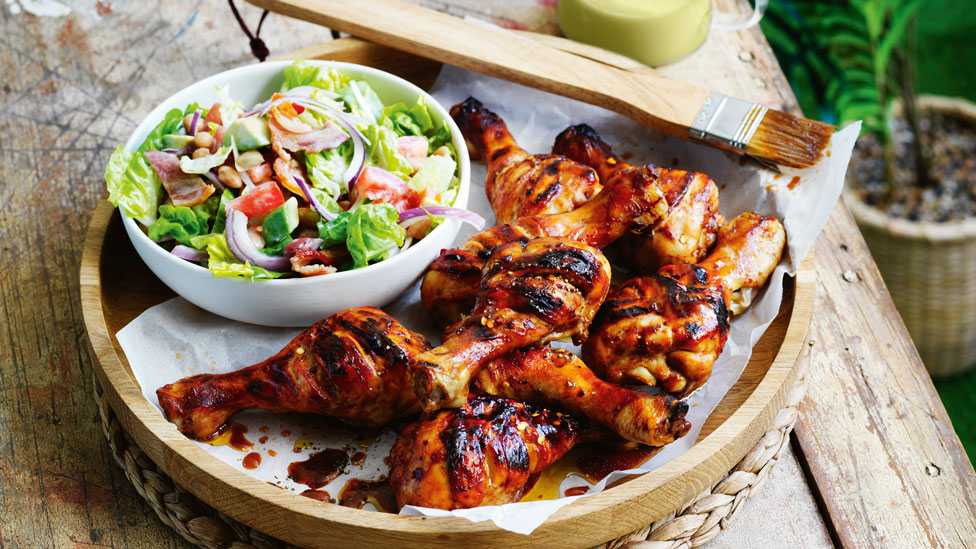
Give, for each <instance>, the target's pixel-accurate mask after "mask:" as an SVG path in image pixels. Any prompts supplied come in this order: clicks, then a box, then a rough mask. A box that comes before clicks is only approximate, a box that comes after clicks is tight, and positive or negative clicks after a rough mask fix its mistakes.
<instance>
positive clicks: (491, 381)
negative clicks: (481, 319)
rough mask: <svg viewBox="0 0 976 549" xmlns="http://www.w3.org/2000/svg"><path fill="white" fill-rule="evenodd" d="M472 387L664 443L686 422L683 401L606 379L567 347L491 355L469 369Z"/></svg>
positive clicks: (682, 432)
mask: <svg viewBox="0 0 976 549" xmlns="http://www.w3.org/2000/svg"><path fill="white" fill-rule="evenodd" d="M471 387H472V390H473V391H474V392H476V393H481V394H489V395H494V396H498V397H503V398H510V399H513V400H517V401H520V402H527V403H532V404H536V405H540V406H552V407H553V408H557V409H562V410H565V411H567V412H570V413H572V414H575V415H576V416H578V417H585V418H587V419H589V420H590V421H593V422H595V423H599V424H601V425H603V426H605V427H608V428H609V429H611V430H613V431H616V432H617V434H619V435H620V436H621V437H623V438H625V439H627V440H631V441H634V442H640V443H642V444H648V445H650V446H664V445H665V444H668V443H671V442H674V440H675V439H676V438H680V437H682V436H684V435H685V434H686V433H687V432H688V430H689V429H690V428H691V424H690V423H688V421H686V420H685V414H686V413H687V412H688V404H686V403H684V402H682V401H680V400H678V399H676V398H674V397H673V396H671V395H668V394H666V393H662V392H661V391H657V390H655V389H651V388H643V389H638V388H634V387H623V386H620V385H614V384H612V383H607V382H606V381H603V380H602V379H600V378H598V377H597V376H596V374H594V373H593V372H592V371H591V370H590V369H589V368H587V367H586V365H585V364H583V361H582V360H580V359H579V357H577V356H576V355H574V354H573V353H571V352H569V351H566V350H564V349H553V348H552V347H548V346H546V347H541V348H540V347H526V348H523V349H519V350H517V351H515V352H512V353H509V354H507V355H505V356H503V357H501V358H497V359H495V360H493V361H492V362H491V363H489V364H488V365H487V366H485V367H484V368H482V369H481V370H480V371H479V372H478V373H477V374H475V377H474V380H473V381H472V385H471Z"/></svg>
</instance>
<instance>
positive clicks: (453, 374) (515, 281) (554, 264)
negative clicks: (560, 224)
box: [407, 238, 610, 411]
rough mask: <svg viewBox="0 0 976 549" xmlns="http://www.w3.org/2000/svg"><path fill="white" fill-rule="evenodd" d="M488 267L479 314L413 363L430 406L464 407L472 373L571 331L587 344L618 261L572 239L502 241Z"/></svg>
mask: <svg viewBox="0 0 976 549" xmlns="http://www.w3.org/2000/svg"><path fill="white" fill-rule="evenodd" d="M483 271H484V272H483V274H482V277H481V281H480V283H479V289H478V297H477V300H476V303H475V307H474V310H473V311H472V313H471V315H470V316H468V317H466V318H464V319H463V320H461V321H459V322H458V323H457V324H455V326H453V327H452V328H451V329H449V330H448V331H447V334H446V335H445V338H444V342H443V344H442V345H441V346H440V347H437V348H436V349H432V350H430V351H427V352H425V353H422V354H420V355H418V356H417V357H415V358H414V360H413V361H412V362H411V363H410V368H409V369H408V371H407V372H408V375H409V376H410V380H411V383H412V385H413V388H414V392H415V393H416V394H417V398H418V399H419V400H420V404H421V406H423V408H424V409H425V410H427V411H431V410H436V409H438V408H443V407H458V406H461V405H462V404H463V403H464V401H465V398H467V395H468V382H469V381H470V379H471V376H472V375H473V374H474V373H475V372H476V371H477V370H478V369H479V368H481V366H482V365H484V364H486V363H488V362H489V361H491V360H493V359H495V358H497V357H499V356H502V355H504V354H506V353H508V352H511V351H514V350H515V349H518V348H520V347H524V346H526V345H532V344H535V343H545V342H547V341H552V340H556V339H561V338H564V337H569V336H572V337H573V338H574V339H576V340H577V341H584V340H585V339H586V334H587V327H588V326H589V324H590V321H591V320H593V315H594V314H596V311H597V309H599V308H600V304H601V303H603V299H604V297H606V295H607V290H608V289H609V287H610V264H609V263H608V262H607V259H606V257H604V256H603V254H602V253H601V252H600V250H597V249H596V248H593V247H591V246H588V245H586V244H583V243H581V242H577V241H575V240H569V239H565V238H534V239H532V240H529V241H527V242H523V241H521V240H516V241H513V242H508V243H506V244H502V245H501V246H498V247H496V248H494V251H492V253H491V255H490V256H489V257H488V261H487V262H486V263H485V267H484V270H483Z"/></svg>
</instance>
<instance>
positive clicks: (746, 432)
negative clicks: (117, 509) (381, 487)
mask: <svg viewBox="0 0 976 549" xmlns="http://www.w3.org/2000/svg"><path fill="white" fill-rule="evenodd" d="M295 56H296V57H298V56H302V57H305V58H313V57H321V58H329V59H336V60H340V61H350V62H354V63H363V64H367V65H373V66H376V67H378V68H382V69H384V70H387V71H390V72H393V73H395V74H398V75H400V76H404V77H406V78H408V79H411V80H413V81H414V82H416V83H417V84H418V85H421V86H423V87H428V86H429V84H430V83H431V82H432V81H433V78H434V77H435V76H436V73H437V71H438V70H439V65H438V64H436V63H433V62H431V61H427V60H423V59H420V58H417V57H413V56H410V55H407V54H403V53H400V52H395V51H393V50H389V49H386V48H383V47H380V46H376V45H375V44H370V43H367V42H362V41H358V40H350V39H344V40H339V41H336V43H335V44H334V45H332V46H329V45H325V46H319V47H317V49H316V50H315V51H301V52H296V54H295ZM786 284H787V287H786V288H785V291H784V297H783V304H782V306H781V308H780V312H779V315H778V316H777V317H776V320H775V321H774V322H773V323H772V324H771V325H770V326H769V328H768V329H767V331H766V333H765V335H763V337H762V339H760V341H759V342H758V343H757V344H756V346H755V348H754V349H753V355H752V359H751V361H750V362H749V364H748V366H747V367H746V369H745V371H744V372H743V374H742V377H741V378H740V379H739V381H738V382H737V383H736V385H735V386H733V387H732V389H731V390H730V391H729V393H728V394H727V395H726V396H725V398H724V399H723V400H722V402H721V403H720V404H719V406H718V408H716V410H715V411H714V412H713V413H712V414H711V416H710V417H709V419H708V421H707V422H706V423H705V425H704V426H703V428H702V431H701V434H700V435H699V437H698V440H697V442H696V444H695V446H694V447H692V448H691V449H690V450H689V451H687V452H686V453H684V454H683V455H681V456H680V457H678V458H676V459H674V460H672V461H671V462H669V463H667V464H666V465H664V466H663V467H661V468H659V469H657V470H656V471H654V472H652V473H648V474H645V475H640V476H636V477H633V478H631V479H629V480H627V481H625V482H622V483H620V484H618V485H617V486H615V487H613V488H610V489H608V490H605V491H603V492H600V493H598V494H593V495H591V496H588V497H585V498H582V499H580V500H578V501H576V502H575V503H573V504H571V505H568V506H566V507H564V508H562V509H561V510H560V511H559V512H557V513H556V514H555V515H553V516H552V517H551V518H550V519H549V520H547V521H546V522H545V523H544V524H543V525H542V526H540V527H539V528H537V529H536V530H535V531H534V532H533V533H532V534H531V535H529V536H524V535H521V534H516V533H513V532H509V531H506V530H501V529H499V528H497V527H496V526H495V525H494V524H493V523H491V522H480V523H472V522H470V521H468V520H465V519H462V518H454V517H445V518H431V517H409V516H400V515H394V514H386V513H377V512H372V511H364V510H358V509H351V508H347V507H341V506H338V505H333V504H324V503H321V502H318V501H315V500H312V499H309V498H305V497H302V496H299V495H298V494H295V493H292V492H288V491H285V490H281V489H279V488H275V487H273V486H271V485H268V484H266V483H264V482H261V481H259V480H257V479H255V478H253V477H251V476H249V475H247V474H245V473H242V472H240V471H237V470H236V469H233V468H232V467H230V466H228V465H226V464H224V463H222V462H220V461H218V460H217V459H216V458H215V457H213V456H211V455H210V454H208V453H206V452H204V451H203V450H201V449H200V448H199V447H197V445H196V443H194V442H193V441H191V440H189V439H187V438H185V437H184V436H183V435H181V434H180V433H179V432H177V430H176V429H175V428H174V427H173V425H172V424H170V423H168V422H167V421H166V420H165V419H164V418H163V417H162V415H161V414H159V412H158V411H157V410H156V409H155V408H154V407H153V406H152V405H151V404H150V403H149V402H148V401H146V399H145V398H144V397H143V396H142V392H141V391H140V388H139V386H138V385H137V383H136V382H135V379H134V378H133V376H132V372H131V370H130V368H129V364H128V362H127V360H126V358H125V354H124V353H123V352H122V349H121V347H120V346H119V343H118V340H117V339H116V338H115V334H116V333H117V332H118V331H119V330H120V329H121V328H122V327H124V326H125V325H126V324H128V323H129V322H130V321H131V320H133V319H134V318H135V317H136V316H138V315H139V314H140V313H142V312H143V311H144V310H146V309H147V308H149V307H151V306H153V305H156V304H158V303H161V302H162V301H165V300H167V299H169V298H171V297H173V295H174V294H173V293H172V292H170V291H169V290H168V289H167V288H166V287H165V286H164V285H163V284H162V283H161V282H159V280H158V279H156V278H155V276H153V274H152V273H151V272H150V271H149V270H148V268H146V266H145V265H144V264H143V263H142V261H140V259H139V257H138V256H137V255H136V253H135V250H134V249H133V248H132V245H131V244H130V243H129V240H128V238H126V236H125V232H124V230H123V228H122V223H121V219H120V217H119V214H118V212H117V211H116V210H115V209H114V208H113V207H112V205H111V204H109V203H108V202H107V201H104V200H103V201H102V202H101V203H100V204H99V205H98V207H97V209H96V210H95V215H94V217H93V218H92V221H91V225H90V226H89V230H88V236H87V238H86V241H85V248H84V252H83V256H82V264H81V302H82V308H83V310H84V316H85V324H86V327H87V330H88V335H89V338H90V340H91V345H92V350H93V353H94V356H95V357H96V359H97V360H96V361H95V375H96V377H97V379H98V382H99V384H100V385H101V387H102V388H103V389H104V391H105V397H106V398H107V400H108V401H109V403H110V405H111V407H112V409H113V410H114V412H115V414H116V415H117V417H118V420H119V422H120V423H121V425H122V428H123V429H124V430H125V431H126V432H128V433H129V435H130V436H131V437H132V439H133V440H134V441H135V443H136V444H137V445H138V446H139V447H140V448H141V449H142V450H143V452H145V454H146V455H148V456H149V458H150V459H152V461H153V462H155V463H156V465H157V466H158V467H159V468H160V469H162V470H163V471H165V472H166V473H167V474H169V475H170V477H172V479H173V482H175V483H176V484H178V485H180V486H182V487H184V488H185V489H186V490H188V491H190V492H191V493H193V494H194V495H195V496H197V497H198V498H200V499H201V500H202V501H204V502H206V503H207V504H209V505H211V506H212V507H214V508H216V509H217V510H219V511H220V512H222V513H224V514H226V515H228V516H229V517H231V518H233V519H236V520H237V521H239V522H241V523H244V524H246V525H248V526H250V527H252V528H254V529H255V530H258V531H260V532H263V533H265V534H267V535H269V536H273V537H275V538H278V539H281V540H284V541H286V542H289V543H293V544H296V545H301V546H309V547H336V546H343V547H347V546H387V545H397V546H399V547H425V548H430V547H451V546H458V545H462V544H463V545H465V546H485V547H488V546H492V547H495V546H498V547H512V546H519V547H551V546H553V545H556V544H559V545H561V546H574V547H575V546H579V547H584V546H593V545H597V544H600V543H603V542H605V541H607V540H611V539H615V538H618V537H620V536H622V535H625V534H628V533H630V532H633V531H635V530H638V529H640V528H642V527H646V526H647V525H648V524H650V523H651V522H653V521H655V520H657V519H659V518H661V517H663V516H665V515H667V514H668V513H671V512H673V511H675V510H676V509H678V508H680V507H681V506H683V505H684V504H686V503H688V502H689V501H690V500H691V499H692V498H694V497H695V496H696V495H698V494H700V493H701V492H702V491H703V490H706V489H708V488H710V487H711V486H713V485H714V484H715V483H716V482H717V481H718V480H719V479H720V478H721V477H722V476H723V475H725V474H726V473H728V471H729V470H730V469H731V468H732V467H734V466H735V465H736V463H738V462H739V460H741V459H742V457H743V456H744V455H745V454H746V452H747V451H748V450H749V449H750V448H752V447H753V446H754V445H755V444H756V442H757V441H758V440H759V439H760V438H761V437H762V436H763V434H764V433H765V432H766V430H767V429H768V428H769V426H770V425H771V423H772V422H773V420H774V418H775V416H776V414H777V412H779V411H780V409H781V408H783V406H784V405H785V404H786V402H787V397H788V393H789V391H790V389H791V387H792V386H793V382H794V380H795V378H796V377H797V369H796V368H795V365H796V362H797V358H798V357H799V354H800V350H801V348H802V345H803V341H804V339H805V336H806V332H807V328H808V326H809V323H810V316H811V312H812V307H813V295H814V270H813V261H812V258H809V257H808V258H807V260H806V261H804V263H803V265H802V267H801V269H800V271H799V272H798V273H797V276H796V277H795V279H790V278H787V282H786Z"/></svg>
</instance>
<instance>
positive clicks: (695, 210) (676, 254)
mask: <svg viewBox="0 0 976 549" xmlns="http://www.w3.org/2000/svg"><path fill="white" fill-rule="evenodd" d="M552 150H553V152H554V153H557V154H561V155H565V156H567V157H569V158H571V159H573V160H575V161H577V162H582V163H583V164H586V165H588V166H591V167H593V169H595V170H596V171H597V173H598V174H599V175H600V180H601V181H609V180H610V179H611V178H613V176H614V175H615V174H616V173H618V172H620V171H623V170H628V169H632V168H633V166H631V165H630V164H628V163H627V162H626V161H624V160H623V159H621V158H620V157H619V156H617V155H616V154H614V153H613V151H612V150H611V149H610V146H609V145H607V144H606V143H605V142H604V141H603V140H602V139H600V136H599V135H598V134H597V132H596V130H594V129H593V128H591V127H590V126H587V125H586V124H579V125H576V126H570V127H569V128H566V129H565V130H563V132H562V133H560V134H559V136H558V137H556V142H555V144H554V145H553V148H552ZM654 169H655V170H656V172H657V174H658V177H659V178H661V179H662V180H664V181H668V182H670V183H671V186H675V187H678V188H681V189H683V190H684V192H683V193H682V194H681V195H680V197H679V198H678V199H677V201H676V202H671V204H672V207H671V211H670V213H668V216H667V218H665V219H664V220H663V221H662V222H661V223H660V224H658V225H657V226H656V227H654V229H653V230H652V231H649V232H648V233H647V234H644V235H629V236H627V237H626V238H624V239H623V244H624V256H625V257H627V258H628V260H630V261H632V262H634V263H635V265H636V266H637V267H638V268H640V269H641V270H642V271H643V272H654V271H656V270H657V269H659V268H660V267H661V266H663V265H671V264H681V263H697V262H699V261H701V260H702V259H704V258H705V256H706V255H707V254H708V250H709V248H711V247H712V245H713V244H715V236H716V233H717V232H718V229H719V227H721V226H722V223H723V219H722V214H721V213H719V211H718V187H717V186H716V185H715V182H714V181H712V179H711V178H710V177H708V176H707V175H705V174H703V173H699V172H689V171H685V170H676V169H671V170H669V169H666V168H659V167H657V168H654Z"/></svg>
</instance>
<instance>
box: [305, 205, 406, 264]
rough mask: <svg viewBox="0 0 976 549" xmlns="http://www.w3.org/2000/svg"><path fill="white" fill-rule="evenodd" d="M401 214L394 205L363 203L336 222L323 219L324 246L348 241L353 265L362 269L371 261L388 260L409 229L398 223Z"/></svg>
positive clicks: (321, 233)
mask: <svg viewBox="0 0 976 549" xmlns="http://www.w3.org/2000/svg"><path fill="white" fill-rule="evenodd" d="M399 217H400V216H399V214H398V213H397V211H396V208H394V207H393V206H392V205H390V204H386V203H376V204H360V205H359V207H358V208H356V209H355V210H353V211H351V212H343V213H342V214H340V215H339V217H338V218H336V219H334V220H332V221H329V222H327V223H325V222H319V238H321V239H322V240H324V244H323V247H328V246H335V245H337V244H342V243H345V245H346V249H347V250H349V255H350V256H352V260H353V267H352V268H354V269H360V268H362V267H365V266H366V265H368V264H369V263H370V262H371V261H382V260H383V259H386V258H387V257H389V255H390V252H392V251H393V250H394V249H397V248H399V247H400V246H403V240H404V237H405V236H406V231H404V230H403V228H402V227H400V225H398V224H397V222H398V221H399Z"/></svg>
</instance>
